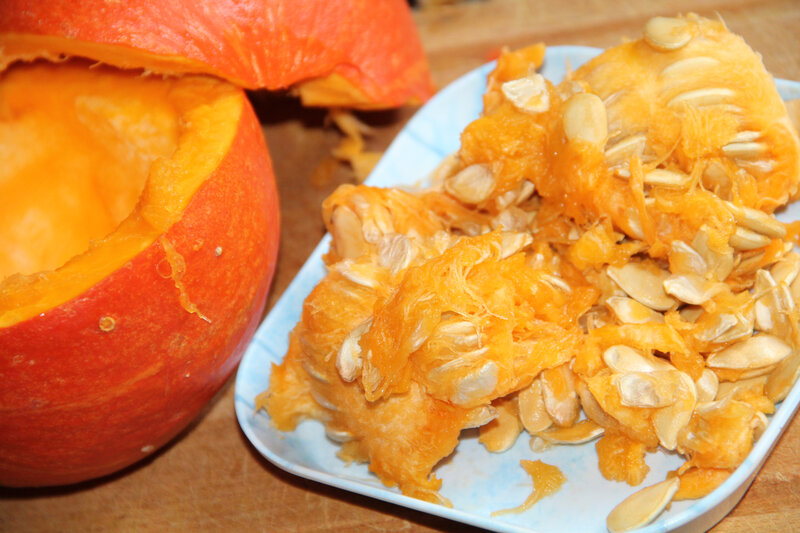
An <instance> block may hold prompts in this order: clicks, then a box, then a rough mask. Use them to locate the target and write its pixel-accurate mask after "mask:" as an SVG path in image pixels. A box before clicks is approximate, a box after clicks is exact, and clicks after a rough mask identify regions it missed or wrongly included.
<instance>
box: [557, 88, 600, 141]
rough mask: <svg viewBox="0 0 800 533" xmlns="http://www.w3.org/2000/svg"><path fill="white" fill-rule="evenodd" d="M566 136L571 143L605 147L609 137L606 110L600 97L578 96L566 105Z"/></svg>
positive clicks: (589, 94)
mask: <svg viewBox="0 0 800 533" xmlns="http://www.w3.org/2000/svg"><path fill="white" fill-rule="evenodd" d="M563 121H564V134H565V135H566V136H567V140H569V141H570V142H574V141H578V140H580V141H584V142H588V143H590V144H594V145H597V146H603V145H604V144H605V142H606V137H607V136H608V123H607V118H606V108H605V106H604V105H603V101H602V100H600V97H599V96H597V95H595V94H591V93H581V94H576V95H575V96H573V97H572V98H570V99H569V100H567V102H566V104H564V110H563Z"/></svg>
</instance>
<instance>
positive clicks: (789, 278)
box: [769, 252, 800, 286]
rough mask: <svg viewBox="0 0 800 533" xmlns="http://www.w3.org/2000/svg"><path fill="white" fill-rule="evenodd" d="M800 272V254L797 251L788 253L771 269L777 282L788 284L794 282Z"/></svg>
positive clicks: (770, 271)
mask: <svg viewBox="0 0 800 533" xmlns="http://www.w3.org/2000/svg"><path fill="white" fill-rule="evenodd" d="M798 272H800V254H798V253H797V252H789V253H787V254H786V255H784V256H783V257H782V258H781V259H780V260H779V261H778V262H777V263H775V264H774V265H772V268H770V269H769V273H770V274H771V275H772V278H773V279H774V280H775V282H776V283H784V284H786V285H787V286H790V285H791V284H792V282H794V280H795V279H796V278H797V274H798Z"/></svg>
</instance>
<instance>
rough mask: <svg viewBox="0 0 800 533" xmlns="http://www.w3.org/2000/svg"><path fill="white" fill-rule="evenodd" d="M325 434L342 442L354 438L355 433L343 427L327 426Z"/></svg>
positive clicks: (335, 440) (333, 439)
mask: <svg viewBox="0 0 800 533" xmlns="http://www.w3.org/2000/svg"><path fill="white" fill-rule="evenodd" d="M325 436H326V437H328V438H329V439H331V440H332V441H334V442H338V443H340V444H342V443H345V442H349V441H351V440H353V434H352V433H350V432H349V431H346V430H343V429H332V428H328V427H326V428H325Z"/></svg>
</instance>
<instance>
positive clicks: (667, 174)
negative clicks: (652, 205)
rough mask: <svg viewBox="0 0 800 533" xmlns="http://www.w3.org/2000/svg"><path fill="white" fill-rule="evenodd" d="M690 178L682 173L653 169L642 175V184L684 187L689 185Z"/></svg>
mask: <svg viewBox="0 0 800 533" xmlns="http://www.w3.org/2000/svg"><path fill="white" fill-rule="evenodd" d="M689 181H690V177H689V175H688V174H684V173H683V172H677V171H675V170H667V169H665V168H654V169H653V170H651V171H649V172H647V173H646V174H645V175H644V182H645V183H646V184H648V185H658V186H661V187H685V186H686V185H688V184H689Z"/></svg>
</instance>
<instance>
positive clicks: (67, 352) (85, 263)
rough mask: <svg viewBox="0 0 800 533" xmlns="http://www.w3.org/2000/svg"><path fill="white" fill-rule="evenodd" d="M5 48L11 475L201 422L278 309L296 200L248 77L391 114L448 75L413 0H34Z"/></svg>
mask: <svg viewBox="0 0 800 533" xmlns="http://www.w3.org/2000/svg"><path fill="white" fill-rule="evenodd" d="M375 20H379V21H387V23H388V21H391V25H389V24H377V25H376V24H374V21H375ZM0 50H1V52H0V102H2V104H1V105H0V154H2V158H3V161H4V165H3V168H2V170H0V206H1V207H0V228H2V229H0V383H2V385H0V484H3V485H10V486H32V485H33V486H35V485H54V484H66V483H73V482H78V481H82V480H85V479H90V478H94V477H97V476H102V475H104V474H108V473H110V472H113V471H116V470H118V469H120V468H123V467H125V466H127V465H129V464H131V463H133V462H135V461H137V460H139V459H141V458H143V457H146V456H147V455H149V454H150V453H152V452H153V451H154V450H156V449H158V448H159V447H160V446H162V445H163V444H165V443H166V442H167V441H169V440H170V439H171V438H173V437H174V436H175V435H176V434H178V433H179V432H180V431H181V430H182V429H183V428H185V427H186V426H187V424H189V422H190V421H191V420H193V419H194V418H195V417H196V416H197V414H198V413H199V412H200V411H201V409H202V408H203V406H204V405H205V404H206V403H207V402H208V401H209V399H210V398H211V397H212V396H213V395H214V394H215V393H216V392H217V391H218V390H219V388H220V387H221V386H222V385H223V384H224V383H225V381H226V380H227V378H228V377H229V376H230V374H231V372H232V371H233V369H234V368H235V366H236V365H237V363H238V361H239V359H240V358H241V356H242V354H243V351H244V349H245V347H246V345H247V342H248V341H249V339H250V337H251V336H252V334H253V333H254V331H255V328H256V326H257V324H258V322H259V320H260V318H261V315H262V311H263V308H264V304H265V301H266V296H267V292H268V290H269V285H270V282H271V279H272V275H273V272H274V268H275V263H276V256H277V249H278V236H279V221H278V215H279V209H278V201H277V192H276V188H275V183H274V177H273V174H272V168H271V163H270V158H269V155H268V152H267V148H266V145H265V143H264V139H263V135H262V133H261V131H260V126H259V123H258V120H257V118H256V116H255V114H254V113H253V110H252V108H251V106H250V104H249V102H248V100H247V97H246V95H245V93H244V91H243V89H242V87H248V88H260V87H265V88H269V89H277V88H288V87H295V88H296V89H297V91H298V92H299V94H300V95H301V96H302V97H303V98H304V100H305V101H306V102H307V103H311V104H319V105H333V104H336V105H351V106H354V107H389V106H395V105H398V104H401V103H405V102H408V101H413V100H422V99H424V98H426V97H427V96H428V95H429V94H430V91H431V85H430V79H429V77H428V73H427V67H426V64H425V60H424V58H423V56H422V52H421V48H420V47H419V43H418V40H417V38H416V34H415V33H414V27H413V22H412V20H411V18H410V15H409V13H408V8H407V6H406V5H405V4H404V3H403V2H400V1H399V0H398V1H397V2H376V3H372V2H347V3H335V4H329V3H326V2H306V3H304V4H303V6H302V8H297V7H294V6H293V5H292V4H289V3H285V2H278V1H259V2H249V3H247V4H245V5H240V4H238V3H237V4H234V3H233V2H216V3H214V4H210V5H203V4H197V5H195V4H194V3H191V2H188V3H185V4H179V3H166V4H153V3H149V2H121V3H105V2H88V3H83V4H82V5H81V7H80V10H76V9H75V8H74V6H73V5H72V4H70V3H65V2H60V1H46V2H25V1H16V0H12V1H10V2H3V3H2V4H1V5H0ZM36 59H45V60H51V61H34V60H36ZM97 63H102V65H98V64H97ZM121 68H123V69H132V70H127V71H126V70H122V69H121ZM143 71H144V72H145V73H147V72H157V73H159V74H162V75H159V76H143V75H142V72H143Z"/></svg>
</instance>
